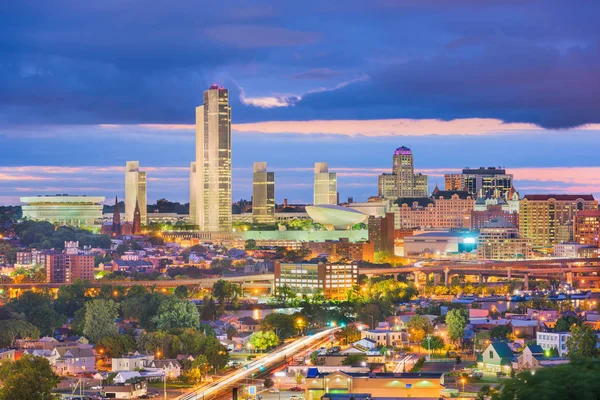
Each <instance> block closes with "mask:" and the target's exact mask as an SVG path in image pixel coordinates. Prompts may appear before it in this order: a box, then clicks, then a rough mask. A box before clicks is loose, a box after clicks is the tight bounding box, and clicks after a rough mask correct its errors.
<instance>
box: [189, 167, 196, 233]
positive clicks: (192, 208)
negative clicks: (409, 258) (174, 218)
mask: <svg viewBox="0 0 600 400" xmlns="http://www.w3.org/2000/svg"><path fill="white" fill-rule="evenodd" d="M190 222H191V223H192V224H195V223H196V162H195V161H193V162H191V163H190Z"/></svg>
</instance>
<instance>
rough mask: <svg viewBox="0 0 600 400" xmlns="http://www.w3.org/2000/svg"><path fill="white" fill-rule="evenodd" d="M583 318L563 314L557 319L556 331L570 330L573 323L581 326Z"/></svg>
mask: <svg viewBox="0 0 600 400" xmlns="http://www.w3.org/2000/svg"><path fill="white" fill-rule="evenodd" d="M582 323H583V320H582V319H581V318H579V317H577V316H575V315H563V316H562V317H560V318H559V319H557V320H556V325H554V331H555V332H569V331H570V330H571V327H572V326H573V325H578V326H581V324H582Z"/></svg>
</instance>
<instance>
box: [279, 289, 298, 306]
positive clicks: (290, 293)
mask: <svg viewBox="0 0 600 400" xmlns="http://www.w3.org/2000/svg"><path fill="white" fill-rule="evenodd" d="M297 296H298V294H297V293H296V292H295V291H294V290H293V289H292V288H290V287H289V286H287V285H283V286H280V287H277V288H276V292H275V296H274V297H275V300H276V301H277V302H279V303H282V304H287V302H288V301H291V300H295V299H296V297H297Z"/></svg>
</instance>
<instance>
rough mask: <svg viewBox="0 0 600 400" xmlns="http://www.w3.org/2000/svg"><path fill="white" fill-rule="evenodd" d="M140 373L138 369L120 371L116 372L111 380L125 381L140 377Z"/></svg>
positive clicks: (116, 381) (115, 381)
mask: <svg viewBox="0 0 600 400" xmlns="http://www.w3.org/2000/svg"><path fill="white" fill-rule="evenodd" d="M141 377H142V374H140V373H139V372H138V371H121V372H117V374H116V375H115V376H114V378H113V382H114V383H121V384H122V383H125V382H127V381H128V380H130V379H137V378H141Z"/></svg>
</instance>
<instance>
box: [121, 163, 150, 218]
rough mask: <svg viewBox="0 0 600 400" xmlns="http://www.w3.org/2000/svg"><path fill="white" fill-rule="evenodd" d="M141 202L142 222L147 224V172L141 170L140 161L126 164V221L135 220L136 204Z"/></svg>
mask: <svg viewBox="0 0 600 400" xmlns="http://www.w3.org/2000/svg"><path fill="white" fill-rule="evenodd" d="M136 203H138V204H139V207H140V217H141V222H142V224H144V225H145V224H147V222H148V221H147V205H148V200H147V189H146V172H144V171H140V163H139V161H127V163H126V164H125V221H127V222H133V213H134V212H135V205H136Z"/></svg>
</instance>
